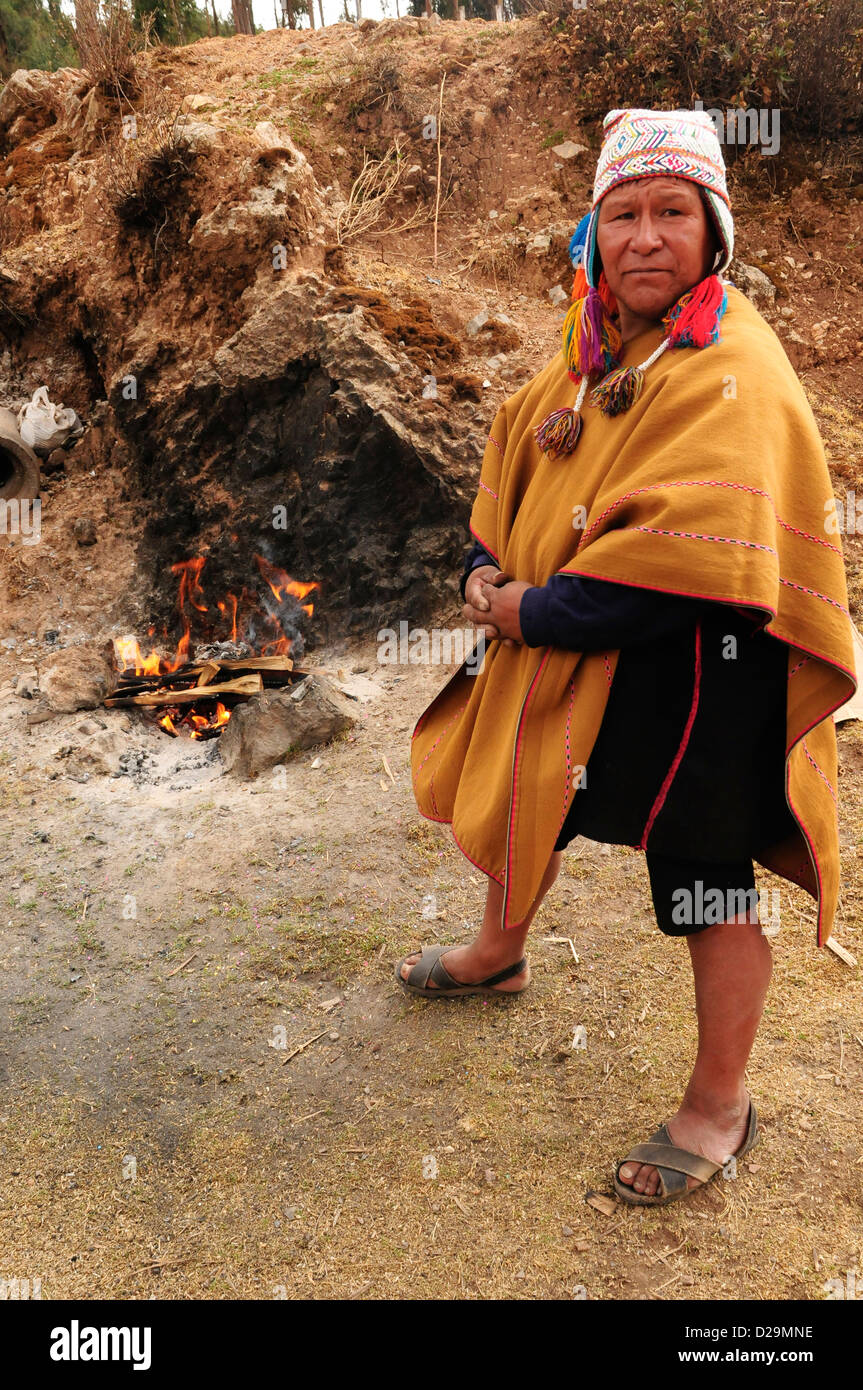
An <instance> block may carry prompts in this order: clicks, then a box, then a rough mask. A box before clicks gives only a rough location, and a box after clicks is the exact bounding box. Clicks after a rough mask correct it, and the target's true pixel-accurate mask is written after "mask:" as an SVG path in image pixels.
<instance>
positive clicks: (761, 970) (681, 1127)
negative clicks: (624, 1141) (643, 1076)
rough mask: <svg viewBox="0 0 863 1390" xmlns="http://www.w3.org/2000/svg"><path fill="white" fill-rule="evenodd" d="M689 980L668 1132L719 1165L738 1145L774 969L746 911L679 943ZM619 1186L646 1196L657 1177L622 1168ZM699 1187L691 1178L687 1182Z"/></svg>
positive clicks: (647, 1170)
mask: <svg viewBox="0 0 863 1390" xmlns="http://www.w3.org/2000/svg"><path fill="white" fill-rule="evenodd" d="M686 941H687V945H688V947H689V954H690V958H691V960H692V972H693V975H694V977H695V1008H696V1013H697V1016H698V1054H697V1056H696V1059H695V1066H694V1068H693V1071H692V1076H691V1077H690V1079H689V1085H688V1086H687V1088H686V1093H685V1095H684V1097H683V1100H682V1102H681V1105H680V1109H679V1110H678V1111H677V1114H676V1115H675V1116H674V1118H673V1119H671V1120H669V1121H668V1133H669V1134H670V1136H671V1138H672V1140H673V1142H674V1143H675V1144H679V1145H680V1147H681V1148H682V1149H689V1151H690V1152H691V1153H697V1154H703V1156H704V1157H705V1158H709V1159H710V1160H711V1161H712V1162H714V1163H722V1162H724V1161H725V1159H726V1158H728V1157H729V1155H731V1154H733V1153H734V1151H735V1150H736V1149H738V1148H739V1147H740V1145H741V1143H742V1142H743V1138H744V1135H745V1134H746V1128H747V1124H748V1120H749V1095H748V1093H747V1091H746V1086H745V1083H744V1076H745V1072H746V1064H747V1062H748V1060H749V1054H750V1052H751V1051H752V1044H753V1042H754V1041H755V1034H756V1032H757V1031H758V1025H759V1023H760V1021H761V1014H762V1011H763V1009H764V999H765V996H766V994H767V986H768V985H769V983H770V975H771V972H772V969H773V957H772V954H771V951H770V943H769V942H768V940H767V938H766V937H765V936H764V935H762V932H761V927H760V925H759V924H758V923H753V922H750V921H748V920H747V919H746V916H745V914H741V915H740V916H739V917H735V918H732V919H730V920H729V921H727V922H717V924H716V925H715V926H712V927H707V928H706V930H704V931H701V932H696V933H694V934H693V935H692V936H688V937H687V938H686ZM620 1180H621V1182H625V1183H629V1184H630V1185H631V1186H632V1187H633V1188H634V1189H635V1191H636V1192H642V1193H644V1194H645V1195H646V1196H648V1197H652V1196H653V1195H654V1194H655V1193H656V1192H658V1190H659V1174H658V1173H657V1171H656V1169H655V1168H653V1167H651V1166H650V1165H649V1164H638V1163H625V1164H624V1165H623V1167H622V1168H621V1170H620ZM687 1185H688V1186H689V1187H698V1186H699V1183H698V1180H697V1179H696V1178H687Z"/></svg>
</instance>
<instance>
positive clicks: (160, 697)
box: [104, 672, 264, 709]
mask: <svg viewBox="0 0 863 1390" xmlns="http://www.w3.org/2000/svg"><path fill="white" fill-rule="evenodd" d="M263 688H264V683H263V681H262V679H261V675H260V672H255V673H254V674H253V675H249V676H238V677H237V678H236V680H232V681H221V682H220V683H219V684H217V685H207V686H204V687H203V688H199V687H198V686H195V685H193V686H192V688H191V689H190V690H153V691H145V692H144V694H143V695H109V696H108V698H107V699H106V700H105V701H104V703H105V704H106V705H107V706H108V708H109V709H114V708H115V707H117V706H121V705H142V706H148V707H151V708H155V707H157V706H159V705H191V704H194V703H195V701H197V700H201V699H207V700H209V699H210V697H211V696H213V695H256V694H257V692H258V691H259V690H263Z"/></svg>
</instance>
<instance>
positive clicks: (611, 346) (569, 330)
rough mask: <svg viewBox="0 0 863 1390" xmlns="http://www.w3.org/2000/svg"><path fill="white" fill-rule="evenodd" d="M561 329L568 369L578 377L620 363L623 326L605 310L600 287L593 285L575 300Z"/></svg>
mask: <svg viewBox="0 0 863 1390" xmlns="http://www.w3.org/2000/svg"><path fill="white" fill-rule="evenodd" d="M561 332H562V336H563V354H564V359H565V361H566V365H567V371H568V372H569V375H570V376H571V377H572V378H573V379H574V380H576V379H578V378H579V377H582V376H588V375H589V374H590V372H608V371H611V369H612V367H615V366H616V365H617V362H618V360H619V356H620V349H621V347H622V345H623V344H622V340H621V337H620V329H619V328H618V327H617V325H616V324H614V323H613V322H612V320H611V318H610V316H609V315H608V314H607V313H606V312H605V306H604V304H603V302H602V298H601V296H600V293H599V291H598V290H594V289H590V290H588V292H587V294H586V295H585V296H584V297H583V298H581V299H576V300H574V301H573V303H572V304H571V305H570V306H569V310H568V312H567V315H566V318H565V319H564V321H563V328H562V330H561Z"/></svg>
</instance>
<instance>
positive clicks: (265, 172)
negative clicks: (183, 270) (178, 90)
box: [189, 122, 325, 269]
mask: <svg viewBox="0 0 863 1390" xmlns="http://www.w3.org/2000/svg"><path fill="white" fill-rule="evenodd" d="M255 140H256V143H257V144H258V145H260V146H261V155H260V156H259V157H258V158H257V159H254V160H248V161H246V163H245V164H244V165H243V166H241V169H240V171H239V177H238V180H237V188H238V190H239V191H233V192H232V193H231V194H230V196H229V197H228V198H224V199H222V201H221V202H219V203H217V204H216V206H215V207H214V208H213V210H212V212H208V213H205V214H204V216H203V217H201V218H199V219H198V221H197V222H196V223H195V226H194V227H193V229H192V235H191V236H190V238H189V246H190V247H191V248H192V250H193V251H196V252H201V253H203V254H205V255H207V256H209V257H212V258H214V259H217V260H218V263H219V266H220V268H222V269H239V268H242V267H245V266H250V265H252V264H253V263H254V262H256V261H260V260H261V258H262V257H263V255H264V253H266V255H267V258H268V260H269V259H270V258H271V257H272V254H273V244H274V243H275V242H280V243H283V244H284V245H285V246H287V247H289V248H291V249H292V250H294V251H296V249H297V248H298V247H300V246H303V245H305V244H306V243H307V242H308V241H309V240H310V233H312V231H313V229H314V228H315V227H316V226H317V225H318V224H319V223H320V221H321V219H322V218H324V216H325V207H324V202H323V199H322V196H321V190H320V188H319V187H318V183H317V180H316V179H315V176H314V173H313V172H312V168H311V165H310V164H309V162H308V160H307V159H306V157H305V155H304V154H302V153H301V151H300V150H298V149H297V148H296V146H295V145H293V144H292V142H291V140H290V137H289V136H287V135H280V134H279V132H278V131H277V130H276V127H275V126H273V125H272V123H271V122H261V123H260V124H259V125H258V127H256V136H255Z"/></svg>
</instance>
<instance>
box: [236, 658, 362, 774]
mask: <svg viewBox="0 0 863 1390" xmlns="http://www.w3.org/2000/svg"><path fill="white" fill-rule="evenodd" d="M355 723H356V720H355V718H354V715H353V713H352V711H351V708H350V704H349V702H348V701H347V700H346V699H345V697H344V696H343V695H341V694H340V693H339V691H338V690H337V689H336V687H335V686H334V685H333V684H332V682H331V681H328V680H327V678H326V676H307V677H306V678H305V680H303V681H300V682H299V684H297V685H295V686H294V687H293V688H292V689H290V690H274V691H264V692H263V694H261V695H256V696H255V697H254V698H253V699H251V700H249V701H248V703H246V704H243V705H238V706H237V708H236V709H235V710H234V712H233V714H232V715H231V718H230V722H229V723H228V724H227V725H226V727H225V728H224V729H223V730H222V734H221V737H220V739H219V752H220V754H221V756H222V761H223V762H224V764H225V770H226V771H227V772H233V773H234V775H235V776H237V777H258V776H260V774H261V773H262V772H266V771H267V770H268V769H269V768H271V767H275V765H276V763H280V762H282V761H283V760H284V759H285V758H286V757H287V756H288V754H289V753H293V752H295V751H297V750H299V749H301V748H314V747H315V745H316V744H318V743H327V742H328V741H329V740H330V739H332V738H335V736H336V734H340V733H341V732H342V731H343V730H344V729H349V728H351V727H352V726H353V724H355Z"/></svg>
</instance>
